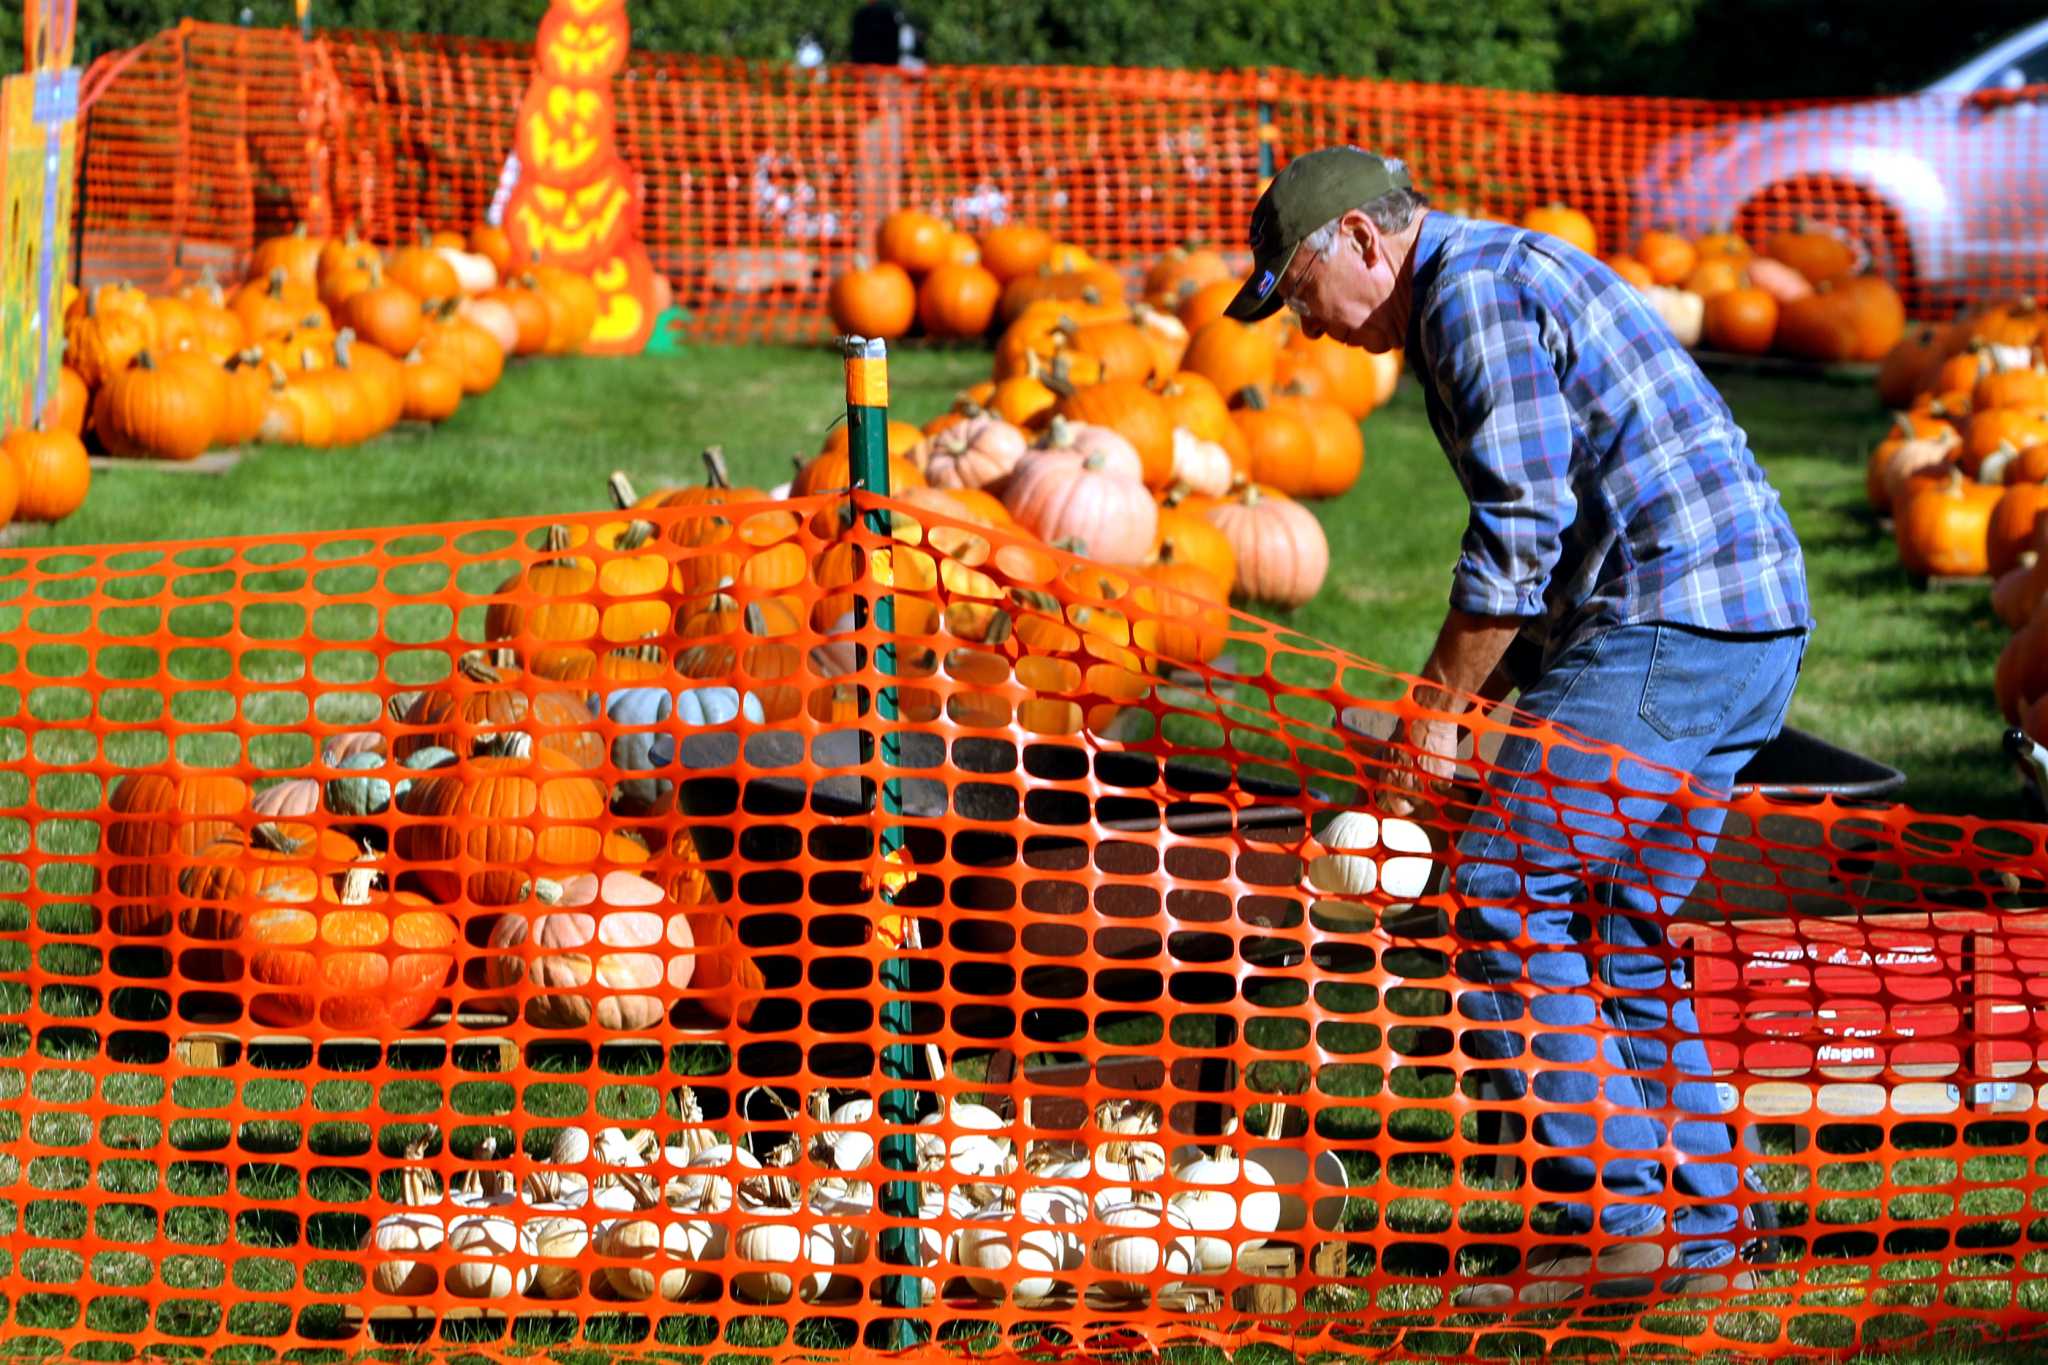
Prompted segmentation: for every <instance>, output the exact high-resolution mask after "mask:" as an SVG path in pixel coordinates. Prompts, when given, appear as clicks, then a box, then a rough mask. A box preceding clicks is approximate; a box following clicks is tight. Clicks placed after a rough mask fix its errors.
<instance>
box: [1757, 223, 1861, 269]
mask: <svg viewBox="0 0 2048 1365" xmlns="http://www.w3.org/2000/svg"><path fill="white" fill-rule="evenodd" d="M1764 255H1766V256H1769V257H1770V258H1771V259H1773V260H1777V261H1783V262H1784V263H1785V264H1786V265H1789V266H1791V267H1792V268H1793V269H1794V270H1797V271H1798V272H1799V273H1800V274H1801V275H1804V276H1805V277H1806V280H1807V283H1809V284H1819V283H1821V282H1822V281H1823V280H1832V279H1836V278H1838V277H1839V276H1842V275H1846V274H1848V273H1849V272H1850V271H1852V270H1854V269H1855V268H1856V253H1855V251H1854V250H1853V249H1852V248H1851V247H1850V246H1849V244H1848V243H1847V242H1846V241H1844V240H1843V239H1842V238H1841V237H1840V236H1838V235H1837V234H1836V233H1834V232H1832V231H1830V230H1829V229H1828V228H1827V227H1826V226H1825V225H1823V224H1819V223H1815V222H1812V221H1811V220H1809V221H1807V222H1804V223H1802V224H1801V225H1800V226H1799V227H1798V228H1797V229H1796V230H1794V231H1791V232H1779V233H1774V234H1772V235H1771V236H1770V237H1768V238H1766V239H1765V241H1764Z"/></svg>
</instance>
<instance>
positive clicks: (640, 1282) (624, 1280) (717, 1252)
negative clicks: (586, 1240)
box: [591, 1218, 726, 1303]
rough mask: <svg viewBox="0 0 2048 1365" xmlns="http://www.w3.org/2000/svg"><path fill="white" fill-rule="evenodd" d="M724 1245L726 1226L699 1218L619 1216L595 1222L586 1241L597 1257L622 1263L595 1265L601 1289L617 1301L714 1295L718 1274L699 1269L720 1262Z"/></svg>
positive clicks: (678, 1299)
mask: <svg viewBox="0 0 2048 1365" xmlns="http://www.w3.org/2000/svg"><path fill="white" fill-rule="evenodd" d="M725 1248H726V1229H725V1225H724V1224H722V1223H716V1222H713V1221H711V1220H709V1219H704V1218H690V1219H680V1220H674V1221H670V1220H657V1219H653V1218H618V1219H614V1220H612V1221H610V1222H608V1223H605V1224H602V1225H600V1226H599V1228H598V1229H597V1232H596V1234H595V1235H594V1236H593V1237H592V1239H591V1249H592V1250H593V1251H594V1252H596V1253H597V1255H599V1256H601V1257H605V1258H607V1259H609V1260H612V1261H618V1262H625V1263H626V1264H608V1265H602V1266H600V1267H599V1269H598V1271H597V1277H598V1279H599V1280H601V1281H602V1282H603V1283H604V1285H605V1287H606V1288H608V1289H610V1290H611V1291H612V1292H613V1293H614V1294H616V1295H618V1296H619V1297H620V1298H622V1299H645V1298H648V1297H650V1296H652V1295H654V1294H656V1293H659V1294H660V1295H661V1297H662V1298H664V1299H667V1300H668V1301H669V1302H671V1303H688V1302H692V1301H695V1300H698V1299H705V1298H710V1297H713V1296H715V1295H716V1294H717V1292H718V1283H719V1282H718V1276H717V1275H716V1274H715V1273H713V1272H711V1271H707V1270H705V1269H704V1268H703V1267H704V1266H706V1265H709V1264H713V1263H716V1262H718V1261H721V1260H723V1259H724V1258H725Z"/></svg>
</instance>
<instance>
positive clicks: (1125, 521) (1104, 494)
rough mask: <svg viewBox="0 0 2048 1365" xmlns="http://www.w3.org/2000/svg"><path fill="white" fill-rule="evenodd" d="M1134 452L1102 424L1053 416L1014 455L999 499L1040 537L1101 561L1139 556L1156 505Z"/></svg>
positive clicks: (1150, 537)
mask: <svg viewBox="0 0 2048 1365" xmlns="http://www.w3.org/2000/svg"><path fill="white" fill-rule="evenodd" d="M1143 476H1144V465H1143V464H1142V463H1141V462H1140V461H1139V459H1138V452H1137V451H1136V450H1133V449H1132V448H1131V443H1130V442H1129V441H1126V440H1125V439H1124V438H1123V437H1122V436H1120V435H1118V434H1117V433H1116V432H1114V431H1111V430H1109V429H1108V428H1106V427H1094V426H1089V425H1087V424H1085V423H1079V422H1075V423H1068V422H1063V421H1058V420H1055V421H1054V423H1053V427H1052V430H1051V432H1049V433H1048V440H1047V441H1046V442H1043V443H1041V444H1040V445H1038V446H1037V447H1034V448H1033V449H1032V450H1031V451H1030V453H1028V454H1027V455H1025V457H1024V458H1023V459H1021V460H1019V461H1018V462H1017V468H1016V471H1015V472H1014V473H1012V474H1011V475H1010V483H1009V487H1008V488H1007V489H1005V490H1004V493H1003V506H1004V507H1005V508H1007V509H1008V510H1009V513H1010V515H1011V516H1012V517H1014V518H1016V520H1017V524H1018V525H1020V526H1023V527H1025V528H1027V529H1028V530H1030V531H1031V532H1032V533H1033V534H1034V535H1036V536H1037V537H1038V538H1039V539H1040V540H1043V541H1045V542H1047V543H1048V544H1052V545H1063V546H1067V547H1070V548H1074V549H1075V550H1076V551H1077V553H1080V554H1085V555H1087V556H1089V557H1090V558H1091V559H1098V560H1101V561H1102V562H1103V563H1105V564H1141V563H1143V562H1144V561H1145V558H1146V556H1147V555H1149V554H1150V553H1151V551H1152V543H1153V541H1154V540H1156V539H1157V538H1158V533H1159V505H1158V504H1157V503H1156V502H1154V501H1153V500H1152V493H1151V490H1150V489H1148V488H1146V487H1145V484H1144V477H1143Z"/></svg>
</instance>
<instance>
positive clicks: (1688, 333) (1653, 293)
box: [1643, 284, 1707, 351]
mask: <svg viewBox="0 0 2048 1365" xmlns="http://www.w3.org/2000/svg"><path fill="white" fill-rule="evenodd" d="M1643 292H1644V293H1645V294H1647V295H1648V296H1649V300H1650V306H1651V307H1652V308H1654V309H1656V310H1657V316H1658V317H1660V318H1662V319H1664V325H1665V326H1666V327H1669V328H1670V329H1671V335H1673V336H1675V337H1677V338H1678V344H1679V345H1681V346H1683V347H1685V348H1686V349H1687V350H1688V351H1689V350H1692V349H1693V348H1694V347H1696V346H1698V345H1699V344H1700V332H1701V330H1702V329H1703V328H1704V326H1705V325H1706V320H1707V301H1706V300H1705V299H1703V298H1701V297H1700V296H1699V295H1698V294H1695V293H1693V292H1692V291H1691V290H1690V289H1674V288H1672V287H1671V286H1670V285H1665V284H1653V285H1651V286H1650V287H1649V288H1648V289H1646V290H1644V291H1643Z"/></svg>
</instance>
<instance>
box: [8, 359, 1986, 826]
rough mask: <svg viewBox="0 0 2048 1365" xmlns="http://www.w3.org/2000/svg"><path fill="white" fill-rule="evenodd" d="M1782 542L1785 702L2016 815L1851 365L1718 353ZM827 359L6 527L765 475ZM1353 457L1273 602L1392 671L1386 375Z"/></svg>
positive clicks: (939, 396)
mask: <svg viewBox="0 0 2048 1365" xmlns="http://www.w3.org/2000/svg"><path fill="white" fill-rule="evenodd" d="M986 366H987V359H986V356H985V355H983V354H981V353H979V352H974V351H957V350H956V351H917V350H912V351H908V352H905V353H903V354H900V355H898V356H897V358H896V359H895V361H894V362H893V363H892V365H891V380H892V384H893V387H894V395H893V396H894V400H895V408H896V410H897V411H898V412H899V413H900V414H901V415H903V416H905V417H908V418H910V419H911V420H913V421H918V422H922V421H924V420H925V419H927V418H929V417H931V416H933V415H935V414H936V413H938V412H940V411H943V410H944V409H945V407H946V406H947V405H948V404H949V403H950V402H951V401H952V398H953V395H954V394H955V393H956V392H957V391H958V390H959V389H961V388H962V387H964V386H965V385H967V384H969V383H971V382H973V381H974V380H975V379H977V378H979V377H981V376H982V375H983V374H985V373H986ZM1720 378H1721V382H1722V387H1723V391H1724V392H1725V393H1726V394H1727V396H1728V400H1729V402H1730V403H1731V405H1732V406H1733V407H1734V409H1735V412H1736V415H1737V416H1738V417H1739V418H1740V419H1741V420H1742V422H1743V425H1744V426H1745V427H1746V428H1747V429H1748V431H1749V433H1750V439H1751V444H1752V445H1753V446H1754V448H1755V449H1756V451H1757V452H1758V454H1759V456H1760V457H1761V458H1762V460H1763V461H1764V463H1765V464H1766V466H1767V467H1768V468H1769V470H1770V472H1771V476H1772V479H1773V482H1774V483H1775V484H1776V486H1777V488H1778V490H1779V491H1780V493H1781V494H1783V496H1784V498H1785V502H1786V505H1787V506H1788V507H1789V508H1790V510H1791V514H1792V519H1793V522H1794V524H1795V525H1796V526H1797V528H1798V530H1799V534H1800V537H1801V539H1802V541H1803V542H1804V544H1805V546H1806V551H1807V555H1808V561H1809V566H1810V575H1811V580H1812V589H1813V596H1814V600H1815V611H1816V615H1817V616H1818V617H1819V618H1820V630H1819V632H1818V634H1817V635H1816V636H1815V639H1814V642H1813V645H1812V648H1811V649H1810V651H1809V652H1808V654H1807V659H1806V665H1805V672H1804V675H1803V677H1802V679H1801V682H1800V689H1799V694H1798V696H1797V698H1796V699H1795V701H1794V703H1793V708H1792V715H1791V723H1792V724H1794V725H1797V726H1800V727H1801V728H1804V729H1806V730H1809V731H1812V732H1814V733H1816V734H1819V735H1821V736H1823V737H1824V738H1827V739H1829V740H1832V741H1833V742H1835V743H1837V744H1840V745H1842V746H1844V747H1846V748H1849V749H1853V750H1856V751H1859V752H1861V753H1865V754H1868V755H1870V756H1872V757H1874V758H1877V759H1880V760H1882V761H1884V762H1886V763H1889V764H1891V765H1893V766H1894V767H1897V768H1899V769H1900V770H1901V771H1903V772H1905V773H1906V775H1907V778H1908V787H1907V790H1906V797H1905V799H1906V800H1907V801H1908V802H1910V803H1911V804H1914V805H1916V806H1919V807H1921V808H1923V809H1926V810H1929V811H1940V812H1947V813H1958V814H1960V813H1968V814H1975V815H1979V816H1984V817H1987V818H2019V817H2021V816H2022V815H2023V813H2024V812H2023V807H2022V806H2021V804H2020V800H2019V788H2018V785H2017V782H2016V779H2015V777H2014V775H2013V773H2012V770H2011V769H2010V767H2009V766H2008V765H2007V763H2006V762H2005V760H2004V758H2003V757H2002V755H2001V754H2000V752H1999V749H1998V740H1999V735H2000V733H2001V731H2002V728H2003V727H2002V724H2001V721H2000V718H1999V716H1998V714H1997V711H1996V709H1995V706H1994V704H1993V701H1992V697H1991V673H1992V667H1993V665H1994V663H1995V661H1996V659H1997V657H1998V651H1999V649H2000V647H2001V646H2002V645H2003V643H2004V641H2005V637H2006V632H2005V630H2004V628H2003V627H2002V626H2000V625H1999V624H1998V623H1997V621H1996V620H1995V619H1994V618H1993V617H1992V615H1991V613H1990V609H1989V606H1988V603H1987V601H1986V594H1985V592H1984V591H1983V590H1981V589H1978V588H1974V587H1972V588H1952V589H1938V590H1933V591H1920V590H1916V589H1914V588H1913V587H1911V586H1910V585H1909V584H1908V583H1907V581H1906V578H1905V575H1904V574H1903V572H1902V571H1901V570H1900V569H1899V568H1898V565H1897V562H1896V560H1895V559H1894V557H1893V551H1892V546H1891V542H1890V540H1889V538H1888V537H1886V536H1884V535H1882V534H1881V533H1880V532H1879V531H1878V530H1877V528H1876V527H1875V525H1874V524H1873V523H1872V521H1871V520H1870V518H1869V516H1868V514H1867V512H1866V511H1865V510H1864V505H1863V492H1862V488H1863V459H1864V456H1865V454H1866V453H1867V451H1868V449H1869V447H1870V445H1871V444H1872V443H1873V442H1874V441H1875V440H1876V439H1877V437H1878V436H1879V435H1880V434H1881V433H1882V429H1883V425H1884V420H1883V417H1882V415H1881V414H1880V413H1879V412H1878V410H1877V407H1876V402H1875V399H1874V397H1873V396H1872V394H1871V392H1870V390H1869V389H1868V387H1866V386H1864V385H1861V384H1840V383H1827V382H1814V381H1806V380H1801V379H1794V378H1780V377H1759V376H1746V375H1724V376H1721V377H1720ZM842 392H843V389H842V384H841V380H840V362H839V360H838V358H837V357H836V356H835V355H832V354H830V353H828V352H826V351H825V350H822V349H818V350H795V349H776V348H751V349H718V348H702V349H695V350H691V351H689V352H687V353H686V354H684V355H682V356H679V357H673V358H658V359H657V358H640V359H634V360H557V361H547V362H538V363H532V364H522V365H515V366H514V367H513V368H512V369H511V370H509V371H508V373H507V375H506V378H505V380H504V382H503V383H502V384H501V385H500V387H499V388H498V389H497V390H496V391H495V392H493V393H491V394H489V395H487V396H486V397H485V398H483V399H481V400H477V401H472V402H471V403H469V404H468V405H466V406H465V408H464V409H463V411H462V412H460V413H459V414H457V416H456V417H455V419H454V420H453V421H451V422H449V423H447V424H446V425H445V426H443V427H442V428H440V429H438V430H434V431H427V430H425V429H408V430H403V431H400V432H397V433H394V434H392V435H390V436H387V437H385V438H384V439H382V440H379V441H377V442H375V443H373V444H371V445H369V446H367V447H364V448H362V449H358V450H348V451H331V452H316V451H295V450H277V449H259V450H256V451H254V452H253V453H251V454H250V455H249V456H248V457H246V458H245V459H243V460H242V462H241V463H240V464H239V465H238V466H237V467H236V468H235V469H234V470H232V471H231V472H230V473H228V474H226V475H224V476H220V477H204V476H197V475H184V474H167V473H160V472H155V471H152V470H127V469H122V470H116V471H113V472H107V473H102V474H100V475H99V476H98V477H97V479H96V481H95V484H94V487H93V491H92V495H91V497H90V498H89V499H88V501H87V503H86V506H85V508H84V509H83V510H82V511H81V512H80V513H79V514H78V515H77V516H75V517H73V518H72V519H71V520H70V521H68V522H65V523H64V524H62V525H60V526H58V527H56V528H54V530H53V531H51V532H43V531H32V532H31V533H30V537H29V539H28V540H27V541H26V542H25V543H26V544H30V545H34V544H41V543H51V544H104V543H109V542H120V541H134V540H144V539H149V538H152V537H194V538H204V537H208V536H221V535H237V534H250V533H259V532H263V533H271V532H289V531H294V530H329V529H339V528H343V527H368V526H394V525H405V524H408V523H414V522H430V521H439V520H453V519H463V520H472V519H479V518H488V517H496V516H511V515H522V516H523V515H536V514H546V513H551V512H558V511H563V512H566V511H582V510H589V509H592V508H596V507H600V506H603V505H604V502H603V499H604V482H605V476H606V475H607V474H609V473H610V472H611V471H612V470H614V469H624V470H625V471H627V472H628V473H629V474H631V475H632V476H633V478H634V480H635V483H636V484H637V485H638V486H639V487H641V488H646V487H649V486H652V485H654V484H657V483H660V482H663V481H683V480H688V481H691V482H695V481H697V480H698V479H699V477H700V472H699V469H700V467H699V464H698V461H697V452H698V450H699V449H700V448H701V447H703V446H705V445H707V444H712V443H717V444H720V445H722V446H724V447H725V449H726V452H727V455H728V457H729V459H730V460H731V463H732V467H733V472H734V474H735V476H736V477H738V478H743V479H746V480H750V481H753V482H755V483H758V484H760V485H762V486H766V485H768V484H772V483H776V482H779V481H781V480H782V479H783V478H785V477H787V470H788V465H789V459H790V457H791V456H792V455H795V454H800V453H807V452H809V451H811V450H814V449H816V447H817V444H818V441H819V440H820V439H821V437H822V436H823V434H824V433H825V431H826V430H827V428H828V426H829V425H830V423H831V422H832V421H833V420H834V419H835V418H836V417H837V416H838V415H839V414H840V412H841V411H842V410H843V399H842ZM1366 445H1367V459H1366V470H1365V475H1364V477H1363V478H1361V479H1360V480H1359V483H1358V485H1357V486H1356V487H1355V488H1353V489H1352V491H1351V492H1350V493H1349V494H1348V495H1346V496H1345V497H1343V498H1339V499H1335V500H1332V501H1329V502H1325V503H1322V504H1319V505H1318V508H1317V510H1318V512H1319V514H1320V515H1321V517H1322V520H1323V525H1324V527H1325V529H1326V530H1327V531H1328V533H1329V537H1330V548H1331V559H1332V563H1333V566H1334V569H1333V572H1332V574H1331V579H1330V582H1329V583H1328V585H1327V586H1326V587H1325V588H1324V590H1323V592H1322V594H1321V595H1320V596H1319V597H1318V598H1317V599H1316V600H1315V601H1314V602H1312V603H1310V604H1309V605H1308V606H1306V607H1303V608H1302V609H1300V610H1299V611H1296V612H1294V613H1292V614H1290V615H1283V616H1281V617H1278V618H1276V619H1284V620H1285V621H1286V623H1287V624H1288V625H1290V626H1292V627H1294V628H1296V629H1298V630H1301V631H1302V632H1304V633H1306V634H1308V635H1311V636H1314V637H1316V638H1318V639H1322V640H1326V641H1329V642H1331V643H1334V644H1337V645H1340V646H1342V647H1343V648H1345V649H1348V650H1351V651H1353V652H1354V653H1357V654H1359V655H1362V656H1364V657H1365V658H1368V659H1371V660H1373V661H1375V662H1377V663H1381V664H1385V665H1387V666H1389V667H1392V668H1396V669H1400V670H1403V671H1407V670H1412V669H1413V668H1415V667H1417V666H1418V665H1420V663H1421V662H1422V660H1423V658H1424V657H1425V655H1426V654H1427V652H1428V650H1429V646H1430V643H1431V641H1432V640H1433V639H1434V636H1435V631H1436V627H1437V625H1438V623H1439V622H1440V621H1441V619H1442V611H1443V604H1444V599H1445V595H1446V593H1447V591H1448V588H1449V583H1450V566H1451V564H1452V562H1453V560H1454V559H1455V558H1456V555H1457V548H1458V538H1459V535H1460V532H1461V531H1462V529H1463V525H1464V505H1463V502H1462V501H1461V499H1460V497H1459V493H1458V489H1457V485H1456V483H1455V481H1454V480H1453V479H1452V477H1451V474H1450V472H1449V469H1448V466H1447V465H1446V463H1445V461H1444V459H1443V456H1442V454H1441V452H1440V451H1439V450H1438V448H1437V445H1436V443H1435V440H1434V438H1433V437H1432V436H1431V434H1430V432H1429V427H1428V423H1427V422H1426V420H1425V419H1424V417H1423V413H1422V404H1421V400H1420V399H1419V398H1418V397H1417V395H1416V392H1415V389H1414V386H1413V384H1412V383H1408V384H1404V386H1403V389H1402V392H1401V393H1400V394H1399V395H1398V396H1397V397H1396V399H1395V400H1394V402H1393V404H1392V405H1391V406H1390V407H1388V408H1387V409H1386V410H1384V411H1382V412H1378V413H1375V414H1373V416H1372V417H1371V418H1369V419H1368V420H1367V423H1366Z"/></svg>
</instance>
